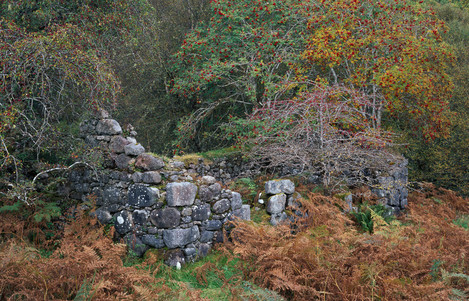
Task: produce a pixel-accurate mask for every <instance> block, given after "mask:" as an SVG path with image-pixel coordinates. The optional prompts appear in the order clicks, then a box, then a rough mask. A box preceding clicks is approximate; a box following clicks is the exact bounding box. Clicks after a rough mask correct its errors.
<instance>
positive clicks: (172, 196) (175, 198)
mask: <svg viewBox="0 0 469 301" xmlns="http://www.w3.org/2000/svg"><path fill="white" fill-rule="evenodd" d="M196 194H197V186H195V185H194V184H192V183H188V182H184V183H169V184H168V185H166V202H167V203H168V206H190V205H192V204H194V200H195V196H196Z"/></svg>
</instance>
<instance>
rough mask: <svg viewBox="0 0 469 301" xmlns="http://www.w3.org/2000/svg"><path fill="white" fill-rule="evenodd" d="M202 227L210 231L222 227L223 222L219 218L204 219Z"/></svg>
mask: <svg viewBox="0 0 469 301" xmlns="http://www.w3.org/2000/svg"><path fill="white" fill-rule="evenodd" d="M202 227H203V228H204V229H205V230H209V231H213V230H219V229H221V227H222V222H221V221H219V220H209V221H204V222H202Z"/></svg>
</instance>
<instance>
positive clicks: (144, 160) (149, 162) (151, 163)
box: [135, 153, 164, 171]
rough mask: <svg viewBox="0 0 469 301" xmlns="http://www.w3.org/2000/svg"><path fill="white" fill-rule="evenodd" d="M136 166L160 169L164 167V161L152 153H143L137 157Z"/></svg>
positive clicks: (144, 168) (149, 169) (150, 169)
mask: <svg viewBox="0 0 469 301" xmlns="http://www.w3.org/2000/svg"><path fill="white" fill-rule="evenodd" d="M135 167H136V168H141V169H143V170H147V171H153V170H159V169H161V168H163V167H164V162H163V160H161V159H160V158H157V157H154V156H152V155H151V154H147V153H143V154H140V155H139V156H138V157H137V161H135Z"/></svg>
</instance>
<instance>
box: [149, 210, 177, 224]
mask: <svg viewBox="0 0 469 301" xmlns="http://www.w3.org/2000/svg"><path fill="white" fill-rule="evenodd" d="M150 220H151V222H152V223H153V224H154V225H155V226H157V227H158V228H173V227H176V226H179V224H180V223H181V213H180V212H179V211H178V210H177V209H176V208H164V209H159V210H155V211H153V212H152V214H151V217H150Z"/></svg>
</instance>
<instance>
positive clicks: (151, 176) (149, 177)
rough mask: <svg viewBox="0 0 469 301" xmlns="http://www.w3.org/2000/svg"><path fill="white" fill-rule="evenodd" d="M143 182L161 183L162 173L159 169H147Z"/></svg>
mask: <svg viewBox="0 0 469 301" xmlns="http://www.w3.org/2000/svg"><path fill="white" fill-rule="evenodd" d="M142 182H143V183H146V184H159V183H161V175H160V173H159V172H157V171H147V172H144V173H143V175H142Z"/></svg>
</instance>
